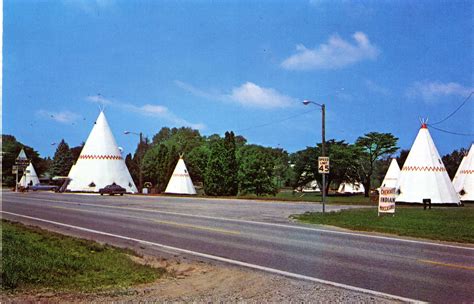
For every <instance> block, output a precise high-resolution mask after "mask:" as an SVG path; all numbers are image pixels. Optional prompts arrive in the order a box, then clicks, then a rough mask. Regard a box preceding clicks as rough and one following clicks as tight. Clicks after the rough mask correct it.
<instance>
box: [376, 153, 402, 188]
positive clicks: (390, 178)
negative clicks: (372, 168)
mask: <svg viewBox="0 0 474 304" xmlns="http://www.w3.org/2000/svg"><path fill="white" fill-rule="evenodd" d="M399 176H400V167H399V166H398V163H397V160H396V159H395V158H392V161H391V162H390V166H389V167H388V170H387V173H386V174H385V177H384V179H383V182H382V185H381V186H380V187H388V188H396V187H397V183H398V177H399Z"/></svg>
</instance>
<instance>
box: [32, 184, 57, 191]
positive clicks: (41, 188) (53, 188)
mask: <svg viewBox="0 0 474 304" xmlns="http://www.w3.org/2000/svg"><path fill="white" fill-rule="evenodd" d="M28 190H33V191H57V190H58V186H56V185H42V184H36V185H34V186H28Z"/></svg>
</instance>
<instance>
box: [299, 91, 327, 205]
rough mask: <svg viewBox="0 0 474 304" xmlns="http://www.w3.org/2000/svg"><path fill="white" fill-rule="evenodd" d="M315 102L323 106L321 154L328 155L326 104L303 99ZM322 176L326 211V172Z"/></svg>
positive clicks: (307, 102) (307, 103) (304, 102)
mask: <svg viewBox="0 0 474 304" xmlns="http://www.w3.org/2000/svg"><path fill="white" fill-rule="evenodd" d="M310 103H311V104H314V105H317V106H318V107H321V113H322V117H321V120H322V128H321V138H322V143H321V150H322V151H321V156H323V157H324V156H326V123H325V121H326V105H325V104H324V103H323V104H320V103H317V102H314V101H311V100H307V99H305V100H303V104H304V105H305V106H307V105H309V104H310ZM322 176H323V185H322V188H323V189H322V194H323V197H322V201H323V213H325V212H326V204H325V203H326V174H325V173H322Z"/></svg>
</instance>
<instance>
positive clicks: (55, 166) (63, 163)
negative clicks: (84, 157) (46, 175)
mask: <svg viewBox="0 0 474 304" xmlns="http://www.w3.org/2000/svg"><path fill="white" fill-rule="evenodd" d="M73 162H74V159H73V156H72V153H71V150H70V149H69V145H68V144H67V143H66V142H65V141H64V139H62V140H61V142H60V143H59V145H58V147H57V148H56V152H55V153H54V157H53V162H52V164H51V167H50V170H49V172H50V174H51V175H52V176H57V175H59V176H67V175H68V174H69V171H70V170H71V167H72V165H73Z"/></svg>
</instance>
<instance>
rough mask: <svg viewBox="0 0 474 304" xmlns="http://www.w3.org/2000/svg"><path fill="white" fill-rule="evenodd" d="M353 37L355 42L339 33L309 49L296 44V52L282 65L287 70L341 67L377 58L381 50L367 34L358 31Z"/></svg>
mask: <svg viewBox="0 0 474 304" xmlns="http://www.w3.org/2000/svg"><path fill="white" fill-rule="evenodd" d="M352 37H353V38H354V40H355V44H351V42H348V41H346V40H344V39H342V38H341V37H339V36H338V35H337V34H336V35H333V36H331V37H330V38H329V40H328V42H327V43H323V44H321V45H319V46H318V47H317V48H315V49H308V48H306V47H305V46H304V45H302V44H299V45H297V46H296V54H294V55H292V56H290V57H288V58H287V59H285V60H284V61H283V62H282V63H281V66H282V67H283V68H285V69H287V70H318V69H339V68H343V67H346V66H349V65H352V64H355V63H357V62H359V61H363V60H369V59H370V60H374V59H376V58H377V56H378V54H379V53H380V51H379V49H378V48H377V47H376V46H375V45H373V44H372V43H371V42H370V41H369V38H368V37H367V35H366V34H364V33H362V32H356V33H354V35H352Z"/></svg>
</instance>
